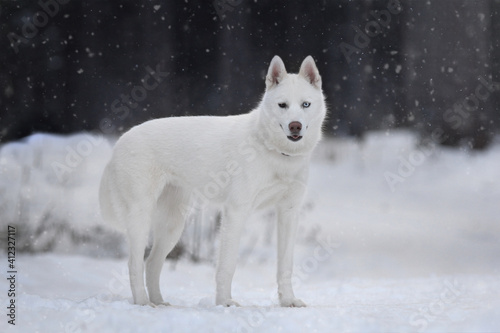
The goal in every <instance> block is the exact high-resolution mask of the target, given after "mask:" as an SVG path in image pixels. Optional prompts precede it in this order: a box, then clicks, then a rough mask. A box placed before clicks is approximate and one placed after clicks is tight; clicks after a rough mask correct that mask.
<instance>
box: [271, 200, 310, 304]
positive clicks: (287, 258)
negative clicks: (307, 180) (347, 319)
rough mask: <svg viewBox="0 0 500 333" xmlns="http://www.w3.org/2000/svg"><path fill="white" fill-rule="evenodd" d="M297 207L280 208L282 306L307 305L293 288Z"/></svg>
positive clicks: (279, 280) (279, 288) (279, 263)
mask: <svg viewBox="0 0 500 333" xmlns="http://www.w3.org/2000/svg"><path fill="white" fill-rule="evenodd" d="M298 215H299V213H298V209H297V208H278V295H279V300H280V304H281V306H288V307H303V306H306V304H305V303H304V302H302V301H301V300H300V299H298V298H295V295H294V293H293V288H292V274H293V247H294V243H295V234H296V231H297V225H298Z"/></svg>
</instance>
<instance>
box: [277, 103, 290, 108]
mask: <svg viewBox="0 0 500 333" xmlns="http://www.w3.org/2000/svg"><path fill="white" fill-rule="evenodd" d="M278 106H279V107H280V108H282V109H286V108H287V107H288V105H286V103H279V104H278Z"/></svg>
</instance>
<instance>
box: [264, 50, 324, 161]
mask: <svg viewBox="0 0 500 333" xmlns="http://www.w3.org/2000/svg"><path fill="white" fill-rule="evenodd" d="M325 116H326V107H325V101H324V95H323V92H322V91H321V76H320V75H319V72H318V69H317V68H316V64H315V63H314V60H313V58H312V57H311V56H308V57H307V58H305V59H304V61H303V62H302V65H301V66H300V70H299V73H298V74H288V73H287V72H286V69H285V65H284V64H283V61H282V60H281V58H280V57H278V56H275V57H274V58H273V60H272V61H271V65H270V66H269V70H268V73H267V76H266V92H265V94H264V97H263V103H262V105H261V110H260V117H259V120H260V126H261V127H262V126H264V127H265V133H264V135H265V138H264V140H265V143H266V145H267V146H268V147H269V148H272V149H275V150H278V151H279V152H281V153H282V154H284V155H302V154H306V153H309V152H311V151H312V149H313V148H314V146H315V145H316V144H317V143H318V141H319V140H320V139H321V127H322V124H323V120H324V119H325Z"/></svg>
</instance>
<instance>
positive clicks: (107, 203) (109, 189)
mask: <svg viewBox="0 0 500 333" xmlns="http://www.w3.org/2000/svg"><path fill="white" fill-rule="evenodd" d="M111 167H112V166H111V163H109V164H108V165H107V166H106V168H105V169H104V173H103V175H102V178H101V184H100V186H99V206H100V209H101V216H102V218H103V220H104V221H105V222H107V223H109V224H110V225H112V226H113V227H115V228H116V229H118V230H121V231H125V228H126V226H125V225H124V224H123V223H120V222H122V221H120V219H119V217H118V214H117V210H116V208H117V207H116V204H117V202H116V200H117V198H116V197H115V196H116V195H118V194H119V192H117V191H116V190H115V191H114V190H113V187H114V181H113V180H114V179H113V173H112V170H111Z"/></svg>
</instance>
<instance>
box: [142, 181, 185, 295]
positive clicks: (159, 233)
mask: <svg viewBox="0 0 500 333" xmlns="http://www.w3.org/2000/svg"><path fill="white" fill-rule="evenodd" d="M185 199H187V198H186V196H185V194H184V192H183V191H182V190H181V189H179V188H176V187H172V186H169V185H167V187H165V189H164V190H163V192H162V194H161V195H160V197H159V198H158V203H157V208H156V209H155V211H154V213H153V226H152V227H153V248H152V250H151V253H150V254H149V257H148V260H147V262H146V284H147V287H148V292H149V298H150V300H151V302H152V303H153V304H156V305H159V304H165V305H168V303H166V302H164V301H163V297H162V295H161V291H160V274H161V269H162V267H163V263H164V262H165V258H166V257H167V255H168V254H169V253H170V251H172V249H173V248H174V246H175V244H177V242H178V241H179V238H180V236H181V234H182V230H183V229H184V224H185V220H184V216H183V214H182V212H183V209H184V208H185V207H183V205H186V204H187V203H186V202H185V201H184V200H185Z"/></svg>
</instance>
